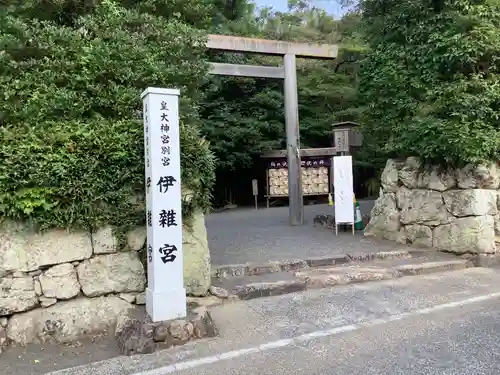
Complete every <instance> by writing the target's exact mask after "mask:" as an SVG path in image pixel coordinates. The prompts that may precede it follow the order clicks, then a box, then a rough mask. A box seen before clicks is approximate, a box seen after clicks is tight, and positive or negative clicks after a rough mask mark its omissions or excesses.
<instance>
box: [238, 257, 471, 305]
mask: <svg viewBox="0 0 500 375" xmlns="http://www.w3.org/2000/svg"><path fill="white" fill-rule="evenodd" d="M383 259H384V258H383ZM385 259H387V258H385ZM468 267H474V265H473V263H472V262H471V261H468V260H465V259H459V260H447V261H437V262H424V263H416V264H405V265H399V266H394V267H391V268H371V269H370V268H359V269H356V268H352V269H351V268H349V269H347V267H346V268H345V269H344V268H343V267H341V268H339V269H337V270H336V272H335V271H334V269H333V268H332V272H331V273H328V272H318V273H311V272H307V271H306V270H304V271H306V272H297V274H296V276H297V280H289V281H277V282H263V283H250V284H246V285H240V286H237V287H235V288H234V289H233V290H231V291H230V293H232V294H235V295H236V296H238V298H239V299H240V300H249V299H254V298H260V297H270V296H278V295H282V294H288V293H294V292H301V291H304V290H307V289H322V288H328V287H333V286H337V285H349V284H354V283H362V282H369V281H382V280H389V279H395V278H401V277H406V276H416V275H423V274H429V273H433V272H440V271H455V270H460V269H465V268H468ZM339 271H340V272H339Z"/></svg>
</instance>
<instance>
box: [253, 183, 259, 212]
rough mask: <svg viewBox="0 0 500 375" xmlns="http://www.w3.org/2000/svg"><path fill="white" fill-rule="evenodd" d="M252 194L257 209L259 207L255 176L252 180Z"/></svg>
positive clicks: (257, 185) (257, 184)
mask: <svg viewBox="0 0 500 375" xmlns="http://www.w3.org/2000/svg"><path fill="white" fill-rule="evenodd" d="M252 194H253V197H254V200H255V209H256V210H257V209H258V208H259V207H258V205H257V197H258V195H259V183H258V181H257V180H256V179H255V178H254V179H253V180H252Z"/></svg>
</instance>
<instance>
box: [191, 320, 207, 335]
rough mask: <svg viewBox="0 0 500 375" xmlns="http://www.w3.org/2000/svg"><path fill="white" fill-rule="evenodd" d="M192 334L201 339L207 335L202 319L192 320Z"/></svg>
mask: <svg viewBox="0 0 500 375" xmlns="http://www.w3.org/2000/svg"><path fill="white" fill-rule="evenodd" d="M193 335H194V337H196V338H197V339H201V338H203V337H205V336H206V335H207V330H206V329H205V324H204V323H203V320H202V319H200V320H198V321H196V322H194V325H193Z"/></svg>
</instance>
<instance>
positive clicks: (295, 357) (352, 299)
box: [52, 268, 500, 375]
mask: <svg viewBox="0 0 500 375" xmlns="http://www.w3.org/2000/svg"><path fill="white" fill-rule="evenodd" d="M212 316H213V318H214V321H215V322H216V323H217V325H218V326H219V328H220V337H219V338H216V339H211V340H205V341H199V342H193V343H191V344H189V345H185V346H183V347H178V348H174V349H172V350H167V351H162V352H157V353H155V354H153V355H148V356H135V357H118V358H115V359H112V360H108V361H104V362H101V363H96V364H93V365H90V366H84V367H80V368H73V369H67V370H64V371H61V372H57V373H52V375H167V374H177V375H221V374H223V375H268V374H269V375H285V374H286V375H358V374H360V375H361V374H362V375H370V374H373V375H399V374H404V375H407V374H416V375H427V374H446V375H448V374H449V375H461V374H463V375H466V374H467V375H479V374H481V375H483V374H492V375H493V374H499V373H500V370H499V369H500V271H498V270H494V269H481V268H473V269H467V270H460V271H452V272H445V273H438V274H431V275H425V276H416V277H407V278H402V279H397V280H387V281H382V282H373V283H365V284H355V285H350V286H345V287H337V288H331V289H324V290H312V291H306V292H302V293H295V294H289V295H283V296H277V297H268V298H260V299H255V300H249V301H245V302H238V303H233V304H228V305H222V306H219V307H216V308H214V309H213V310H212Z"/></svg>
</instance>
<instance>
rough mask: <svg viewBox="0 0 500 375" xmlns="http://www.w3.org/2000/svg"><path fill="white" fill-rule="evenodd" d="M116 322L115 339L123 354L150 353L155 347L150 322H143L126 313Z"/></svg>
mask: <svg viewBox="0 0 500 375" xmlns="http://www.w3.org/2000/svg"><path fill="white" fill-rule="evenodd" d="M121 320H122V321H118V322H117V327H116V329H115V339H116V343H117V346H118V349H119V350H120V352H121V354H123V355H134V354H150V353H153V352H154V351H155V349H156V345H155V342H154V330H153V327H152V326H151V325H150V324H144V323H143V322H142V321H140V320H138V319H131V318H130V317H129V316H128V315H127V316H126V317H124V318H123V319H121Z"/></svg>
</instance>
